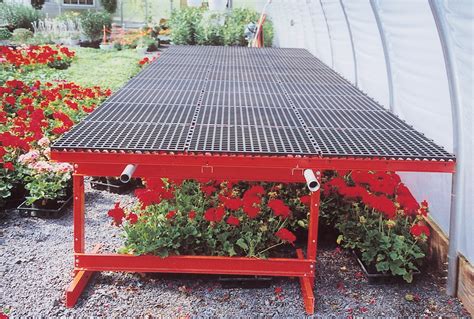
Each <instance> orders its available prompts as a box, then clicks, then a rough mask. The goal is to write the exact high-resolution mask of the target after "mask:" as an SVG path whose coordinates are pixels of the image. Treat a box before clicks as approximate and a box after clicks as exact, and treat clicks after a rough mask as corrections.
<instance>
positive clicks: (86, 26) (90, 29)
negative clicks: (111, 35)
mask: <svg viewBox="0 0 474 319" xmlns="http://www.w3.org/2000/svg"><path fill="white" fill-rule="evenodd" d="M80 17H81V25H82V30H83V32H84V35H85V36H86V37H87V38H88V39H89V40H90V41H98V40H100V39H101V38H102V35H103V29H104V26H105V27H106V28H110V26H111V24H112V17H111V16H110V14H109V13H108V12H106V11H99V12H93V11H85V12H84V13H82V14H81V16H80Z"/></svg>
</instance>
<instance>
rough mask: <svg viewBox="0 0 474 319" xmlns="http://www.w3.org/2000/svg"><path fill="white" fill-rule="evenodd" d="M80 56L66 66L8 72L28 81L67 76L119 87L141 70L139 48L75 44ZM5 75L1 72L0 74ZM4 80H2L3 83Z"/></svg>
mask: <svg viewBox="0 0 474 319" xmlns="http://www.w3.org/2000/svg"><path fill="white" fill-rule="evenodd" d="M72 50H74V51H76V59H75V60H74V61H73V62H72V64H71V66H70V67H69V68H68V69H66V70H56V69H52V68H49V67H41V68H38V69H36V70H33V71H28V72H24V73H16V74H5V75H4V76H5V78H4V79H3V80H5V79H6V78H8V77H10V78H11V77H14V78H17V79H21V80H24V81H28V80H30V81H35V80H40V81H42V82H44V81H55V80H66V81H68V82H75V83H77V84H79V85H81V86H96V85H98V86H100V87H102V88H104V89H111V90H112V91H116V90H118V89H119V88H121V87H122V86H123V85H124V84H125V83H127V81H128V80H129V79H130V78H131V77H133V76H134V75H136V74H137V73H138V72H139V71H140V67H139V65H138V61H139V60H140V59H141V56H140V55H138V53H136V52H135V50H122V51H116V50H113V51H104V50H99V49H91V48H72ZM0 77H1V76H0ZM1 82H3V81H0V83H1Z"/></svg>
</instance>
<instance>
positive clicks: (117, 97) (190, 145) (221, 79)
mask: <svg viewBox="0 0 474 319" xmlns="http://www.w3.org/2000/svg"><path fill="white" fill-rule="evenodd" d="M53 148H55V149H91V150H125V151H183V152H186V151H193V152H219V153H248V154H295V155H296V154H298V155H305V154H306V155H317V156H363V157H378V158H387V157H388V158H413V159H452V158H453V156H452V155H451V154H449V153H447V152H446V151H445V150H444V149H443V148H441V147H439V146H437V145H436V144H435V143H434V142H433V141H431V140H429V139H428V138H426V137H425V136H424V135H422V134H421V133H418V132H417V131H415V130H414V129H413V128H412V127H411V126H409V125H408V124H406V123H405V122H404V121H402V120H401V119H399V118H398V117H397V116H395V115H393V114H391V113H390V112H388V111H386V110H385V109H383V108H382V107H381V106H380V105H379V104H378V103H377V102H376V101H374V100H373V99H371V98H370V97H368V96H367V95H366V94H365V93H363V92H361V91H360V90H359V89H357V88H356V87H354V86H353V85H351V84H350V83H349V82H348V81H347V80H345V79H344V78H343V77H342V76H340V75H339V74H337V73H336V72H335V71H333V70H332V69H330V68H329V67H328V66H326V65H325V64H323V63H322V62H321V61H319V60H318V59H316V58H315V57H313V56H312V55H311V54H310V53H309V52H308V51H306V50H304V49H282V48H278V49H277V48H266V49H255V48H243V47H179V46H176V47H171V48H169V49H167V50H166V51H165V52H164V53H163V54H162V55H161V57H160V58H159V59H158V60H157V61H156V62H154V63H152V64H151V65H149V66H148V67H146V68H145V70H143V71H142V72H141V73H140V74H139V75H137V76H136V77H135V78H134V79H132V80H131V81H130V82H129V83H127V84H126V85H125V86H124V87H123V88H122V89H121V90H119V91H118V92H116V93H115V94H114V95H113V96H111V97H110V98H109V99H108V100H107V101H106V102H105V103H104V104H103V105H102V106H101V107H100V108H98V109H97V110H96V111H94V112H93V113H92V114H90V115H89V116H88V117H87V118H86V119H85V120H84V121H83V122H82V123H81V124H79V125H77V126H76V127H75V128H73V130H72V131H70V132H69V133H67V134H66V135H65V136H64V137H62V138H61V139H60V140H59V141H57V142H56V143H55V144H54V145H53Z"/></svg>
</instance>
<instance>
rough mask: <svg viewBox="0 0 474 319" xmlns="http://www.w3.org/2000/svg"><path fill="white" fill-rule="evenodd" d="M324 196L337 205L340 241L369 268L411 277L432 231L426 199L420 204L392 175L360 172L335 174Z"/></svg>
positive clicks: (325, 188)
mask: <svg viewBox="0 0 474 319" xmlns="http://www.w3.org/2000/svg"><path fill="white" fill-rule="evenodd" d="M324 197H325V198H324V200H323V202H324V201H327V200H328V198H332V201H333V202H334V203H337V205H336V207H337V211H336V228H337V229H338V230H339V232H340V233H341V234H340V235H339V237H338V239H337V242H338V243H339V244H341V245H342V246H343V247H344V248H350V249H353V250H354V251H355V252H356V253H357V254H358V255H359V257H360V258H361V259H362V261H363V262H364V264H365V265H366V266H367V267H368V268H369V269H372V270H374V271H377V272H381V273H391V274H393V275H395V276H402V277H403V279H404V280H405V281H407V282H411V281H412V280H413V272H414V271H418V270H419V267H420V266H421V265H422V264H423V261H424V257H425V251H426V248H427V247H426V240H427V238H428V236H429V233H430V232H429V229H428V227H427V226H426V225H425V224H424V217H425V216H427V214H428V203H427V202H426V201H424V202H422V203H421V205H420V204H418V203H417V202H416V200H415V199H414V197H413V196H412V195H411V193H410V191H409V190H408V189H407V188H406V186H405V185H403V184H402V183H401V182H400V178H399V177H398V175H396V174H394V173H370V172H359V171H352V172H350V173H349V174H347V175H346V176H345V177H342V176H333V178H332V179H330V180H329V181H328V182H327V183H326V184H325V185H324Z"/></svg>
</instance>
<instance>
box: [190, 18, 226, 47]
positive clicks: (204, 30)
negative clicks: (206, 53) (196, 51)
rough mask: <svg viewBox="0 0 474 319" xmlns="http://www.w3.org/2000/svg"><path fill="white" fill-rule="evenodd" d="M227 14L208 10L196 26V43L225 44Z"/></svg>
mask: <svg viewBox="0 0 474 319" xmlns="http://www.w3.org/2000/svg"><path fill="white" fill-rule="evenodd" d="M224 23H225V16H224V15H223V14H221V13H214V12H213V13H211V12H206V13H205V14H204V15H203V18H202V19H201V22H200V23H199V24H198V25H197V28H196V43H197V44H201V45H223V44H224Z"/></svg>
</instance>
